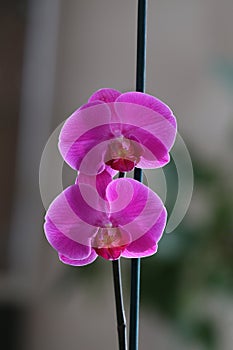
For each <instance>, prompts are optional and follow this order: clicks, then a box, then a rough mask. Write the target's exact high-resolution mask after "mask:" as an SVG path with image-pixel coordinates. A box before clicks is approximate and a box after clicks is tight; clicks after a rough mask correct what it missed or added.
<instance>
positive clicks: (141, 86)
mask: <svg viewBox="0 0 233 350" xmlns="http://www.w3.org/2000/svg"><path fill="white" fill-rule="evenodd" d="M146 10H147V0H138V31H137V72H136V91H139V92H144V91H145V77H146ZM142 176H143V174H142V170H141V169H138V168H135V171H134V179H135V180H137V181H140V182H142V180H143V179H142ZM139 302H140V259H139V258H134V259H132V261H131V296H130V331H129V350H138V333H139Z"/></svg>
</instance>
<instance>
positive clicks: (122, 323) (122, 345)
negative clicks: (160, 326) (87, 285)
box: [112, 259, 127, 350]
mask: <svg viewBox="0 0 233 350" xmlns="http://www.w3.org/2000/svg"><path fill="white" fill-rule="evenodd" d="M112 271H113V282H114V291H115V299H116V315H117V331H118V342H119V350H127V333H126V318H125V310H124V304H123V293H122V284H121V267H120V259H118V260H113V262H112Z"/></svg>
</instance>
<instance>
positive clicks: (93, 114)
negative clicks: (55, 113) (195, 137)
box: [44, 89, 176, 266]
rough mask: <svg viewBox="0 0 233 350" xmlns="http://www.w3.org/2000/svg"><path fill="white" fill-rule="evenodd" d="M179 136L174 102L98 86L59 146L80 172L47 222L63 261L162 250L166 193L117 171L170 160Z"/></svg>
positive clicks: (64, 131)
mask: <svg viewBox="0 0 233 350" xmlns="http://www.w3.org/2000/svg"><path fill="white" fill-rule="evenodd" d="M175 136H176V119H175V117H174V115H173V113H172V111H171V110H170V108H169V107H168V106H167V105H166V104H164V103H163V102H162V101H160V100H158V99H157V98H155V97H153V96H150V95H148V94H145V93H140V92H126V93H123V94H122V93H120V92H119V91H117V90H113V89H101V90H98V91H96V92H95V93H94V94H93V95H92V96H91V97H90V99H89V101H88V103H87V104H85V105H83V106H81V107H80V108H79V109H78V110H76V111H75V112H74V113H73V114H72V115H71V116H70V117H69V118H68V119H67V120H66V122H65V124H64V126H63V128H62V130H61V134H60V139H59V150H60V153H61V155H62V157H63V158H64V160H65V161H66V162H67V163H68V164H69V165H70V166H71V167H72V168H73V169H75V170H76V171H78V176H77V179H76V182H75V184H73V185H71V186H70V187H68V188H67V189H65V190H64V191H63V192H62V193H61V194H60V195H58V197H57V198H56V199H55V200H54V201H53V202H52V204H51V205H50V207H49V209H48V211H47V214H46V217H45V226H44V229H45V234H46V237H47V239H48V241H49V243H50V244H51V245H52V247H53V248H55V250H57V252H58V254H59V258H60V260H61V261H62V262H64V263H66V264H69V265H75V266H82V265H87V264H89V263H91V262H93V261H94V260H95V259H96V258H97V256H101V257H103V258H105V259H107V260H116V259H118V258H119V257H121V256H122V257H126V258H134V257H146V256H150V255H152V254H154V253H155V252H156V251H157V246H158V241H159V240H160V238H161V236H162V233H163V231H164V227H165V224H166V217H167V214H166V209H165V207H164V205H163V203H162V201H161V199H160V198H159V197H158V196H157V195H156V194H155V193H154V192H153V191H152V190H151V189H149V188H148V187H147V186H145V185H143V184H142V183H140V182H138V181H136V180H133V179H130V178H117V179H115V178H114V176H115V175H116V174H117V173H118V172H120V173H122V172H123V173H126V172H129V171H131V170H132V169H134V167H138V168H147V169H152V168H158V167H162V166H164V165H165V164H167V163H168V162H169V150H170V149H171V147H172V145H173V143H174V140H175Z"/></svg>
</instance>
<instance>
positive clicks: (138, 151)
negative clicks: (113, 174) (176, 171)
mask: <svg viewBox="0 0 233 350" xmlns="http://www.w3.org/2000/svg"><path fill="white" fill-rule="evenodd" d="M175 136H176V119H175V117H174V115H173V113H172V111H171V110H170V108H169V107H168V106H167V105H166V104H165V103H163V102H162V101H160V100H159V99H157V98H155V97H153V96H151V95H148V94H145V93H141V92H126V93H123V94H122V93H120V92H119V91H117V90H113V89H101V90H98V91H97V92H95V93H94V94H93V95H92V96H91V97H90V99H89V101H88V103H87V104H85V105H83V106H82V107H81V108H79V109H78V110H76V111H75V112H74V113H73V114H72V115H71V116H70V117H69V118H68V119H67V121H66V122H65V124H64V126H63V128H62V130H61V133H60V139H59V150H60V152H61V154H62V156H63V158H64V160H65V161H66V162H67V163H68V164H69V165H70V166H71V167H72V168H74V169H76V170H80V171H81V172H82V173H84V174H89V175H95V174H98V173H100V172H102V171H103V169H104V168H105V167H106V165H108V166H110V167H111V168H112V169H114V170H117V171H120V172H128V171H131V170H132V169H133V168H134V167H135V166H137V167H138V168H147V169H151V168H158V167H162V166H163V165H165V164H167V163H168V162H169V159H170V158H169V150H170V149H171V147H172V145H173V143H174V140H175Z"/></svg>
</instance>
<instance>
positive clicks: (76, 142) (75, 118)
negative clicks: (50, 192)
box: [58, 103, 112, 170]
mask: <svg viewBox="0 0 233 350" xmlns="http://www.w3.org/2000/svg"><path fill="white" fill-rule="evenodd" d="M90 105H91V106H90ZM110 118H111V112H110V109H109V107H108V105H107V104H106V103H97V104H95V105H93V104H89V106H88V107H87V105H85V106H84V107H83V108H80V109H78V110H77V111H75V112H74V113H73V114H72V115H71V116H70V117H69V118H68V119H67V120H66V122H65V124H64V126H63V128H62V130H61V133H60V137H59V144H58V147H59V150H60V153H61V155H62V157H63V158H64V159H65V161H66V162H67V163H68V164H69V165H70V166H71V167H72V168H74V169H76V170H78V169H79V166H80V163H81V161H82V159H83V158H84V156H85V155H86V154H87V152H88V151H90V150H91V149H92V148H93V147H94V146H95V145H97V144H99V143H100V142H102V141H104V140H106V139H109V138H110V137H111V135H112V132H111V129H110V127H109V123H110Z"/></svg>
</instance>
